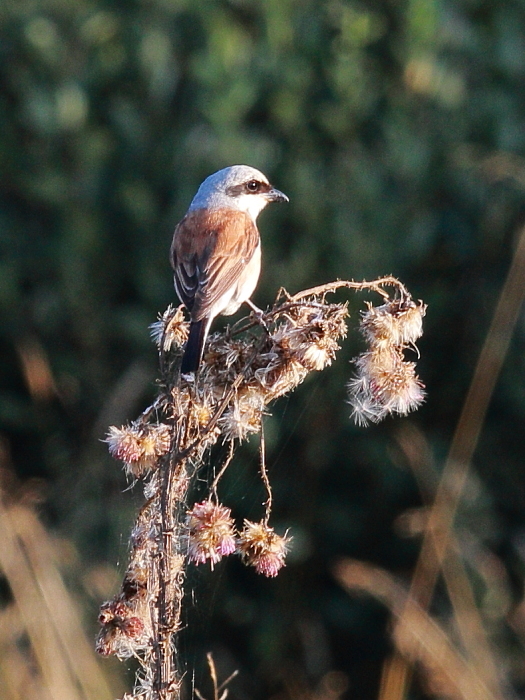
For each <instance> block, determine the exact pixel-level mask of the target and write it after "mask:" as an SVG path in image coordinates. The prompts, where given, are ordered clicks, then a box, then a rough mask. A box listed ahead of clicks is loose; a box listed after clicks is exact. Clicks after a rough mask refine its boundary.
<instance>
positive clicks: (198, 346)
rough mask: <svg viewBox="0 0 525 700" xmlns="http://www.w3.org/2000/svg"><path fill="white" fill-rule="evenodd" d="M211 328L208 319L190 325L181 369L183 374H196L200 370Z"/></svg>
mask: <svg viewBox="0 0 525 700" xmlns="http://www.w3.org/2000/svg"><path fill="white" fill-rule="evenodd" d="M209 327H210V322H209V320H208V319H207V318H202V319H201V320H200V321H192V322H191V323H190V334H189V336H188V342H187V343H186V347H185V349H184V355H183V357H182V364H181V367H180V371H181V374H188V373H189V372H196V371H197V370H198V369H199V365H200V363H201V360H202V354H203V352H204V343H205V342H206V337H207V335H208V329H209Z"/></svg>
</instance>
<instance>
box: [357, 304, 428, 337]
mask: <svg viewBox="0 0 525 700" xmlns="http://www.w3.org/2000/svg"><path fill="white" fill-rule="evenodd" d="M426 309H427V307H426V304H423V302H421V301H420V302H418V303H417V304H416V303H415V302H413V301H412V300H411V299H410V300H407V299H404V300H400V299H394V300H392V301H388V302H386V303H385V304H383V305H382V306H372V305H371V304H370V303H369V304H368V309H367V310H366V311H365V312H364V313H363V314H362V319H361V326H360V330H361V332H362V333H363V335H364V336H365V338H366V339H367V340H368V342H369V343H370V344H372V345H373V344H381V345H399V346H401V345H411V344H413V343H415V342H416V340H417V339H418V338H419V337H421V334H422V333H423V316H424V315H425V313H426Z"/></svg>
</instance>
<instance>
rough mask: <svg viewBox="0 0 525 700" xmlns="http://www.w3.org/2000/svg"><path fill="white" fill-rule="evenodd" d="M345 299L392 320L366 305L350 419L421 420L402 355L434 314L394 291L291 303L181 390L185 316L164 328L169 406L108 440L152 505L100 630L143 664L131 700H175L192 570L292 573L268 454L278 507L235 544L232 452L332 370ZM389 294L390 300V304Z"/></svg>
mask: <svg viewBox="0 0 525 700" xmlns="http://www.w3.org/2000/svg"><path fill="white" fill-rule="evenodd" d="M342 287H346V288H349V289H355V290H366V289H368V290H372V291H375V292H378V293H379V294H380V295H381V296H382V297H383V304H382V306H380V307H377V309H376V308H375V307H372V306H371V305H370V304H369V305H368V308H367V310H366V311H365V312H364V313H363V315H362V319H361V331H362V333H363V335H364V337H365V340H366V341H367V344H368V350H367V351H366V353H364V354H363V355H362V356H361V358H363V357H365V356H366V358H367V359H366V361H365V360H363V359H360V358H358V360H357V361H356V367H357V370H358V374H359V378H358V380H353V381H354V383H353V384H352V383H351V385H350V386H351V388H350V401H351V403H352V404H353V411H354V416H355V417H356V419H357V420H358V422H365V421H366V420H368V419H370V420H380V419H381V418H383V417H384V416H385V415H387V414H389V413H401V414H405V413H407V412H408V411H410V410H413V409H414V408H416V407H417V406H418V405H419V403H420V402H421V401H422V399H423V390H422V385H421V383H420V381H419V379H418V378H417V377H416V375H415V371H414V365H413V363H409V362H407V361H405V358H404V351H405V349H407V348H410V347H413V346H414V342H415V340H416V339H417V338H418V337H419V335H420V334H421V319H422V317H423V315H424V313H425V306H424V305H423V304H422V303H421V302H419V304H415V303H414V302H413V301H412V299H411V297H410V295H409V293H408V291H407V290H406V289H405V287H404V286H403V285H402V284H401V283H400V282H399V281H398V280H396V279H395V278H393V277H385V278H382V279H378V280H374V281H372V282H344V281H338V282H333V283H330V284H327V285H324V286H321V287H316V288H314V289H310V290H305V291H304V292H301V293H299V294H296V295H295V296H290V295H288V294H287V293H286V292H285V291H284V290H281V292H280V293H279V296H278V298H277V300H276V302H275V303H274V305H273V307H272V308H271V309H269V310H268V311H267V312H266V313H264V314H263V315H262V317H261V318H258V317H251V318H250V319H243V320H242V321H240V322H239V323H238V324H236V326H234V327H233V328H231V329H227V330H226V331H225V332H222V333H216V334H214V335H212V336H211V337H210V338H209V339H208V342H207V345H206V348H205V353H204V358H203V363H202V365H201V368H200V370H199V372H198V373H197V375H194V374H190V375H182V376H181V374H180V370H179V367H180V360H181V355H182V348H183V345H184V343H185V341H186V339H187V335H188V324H187V322H186V321H185V320H184V315H183V310H182V308H181V307H179V308H178V309H173V308H171V307H170V308H168V309H167V311H166V312H165V313H164V314H163V316H162V317H161V318H160V319H159V321H158V322H157V323H156V324H154V326H153V328H152V335H153V337H154V339H155V340H156V342H157V345H158V348H159V355H160V371H161V377H160V383H159V387H160V389H159V395H158V397H157V399H156V401H155V403H154V404H153V405H152V406H150V407H149V408H148V409H146V411H144V413H143V414H142V415H141V416H140V417H139V418H138V419H137V420H136V421H134V422H133V423H132V424H131V425H129V426H124V427H121V428H116V427H112V428H111V429H110V431H109V434H108V437H107V442H108V444H109V449H110V452H111V453H112V454H113V455H114V456H115V457H117V458H118V459H120V460H122V461H123V462H124V464H125V470H126V473H127V474H128V476H129V477H130V478H133V479H142V480H143V482H144V490H145V496H146V499H147V500H146V503H145V504H144V506H143V508H142V510H141V511H140V513H139V516H138V518H137V521H136V524H135V526H134V529H133V532H132V535H131V541H130V560H129V565H128V568H127V571H126V574H125V576H124V581H123V584H122V587H121V589H120V591H119V593H118V594H117V595H116V596H115V597H114V598H113V599H112V600H111V601H109V602H107V603H105V604H104V605H103V606H102V608H101V611H100V618H99V619H100V623H101V625H102V629H101V632H100V635H99V639H98V642H97V649H98V651H99V652H100V653H101V654H105V655H107V654H115V655H117V656H119V657H122V658H126V657H129V656H136V657H137V658H139V661H140V664H141V672H140V674H139V676H138V679H137V683H136V687H135V689H134V692H133V695H127V696H126V698H127V700H132V699H133V700H139V698H140V699H141V700H176V699H178V698H179V695H180V674H179V672H178V669H177V667H176V660H175V659H176V655H175V653H174V652H175V639H176V634H177V632H178V630H179V629H180V619H181V606H182V599H183V595H184V586H183V584H184V572H185V568H186V565H187V564H188V563H189V562H191V563H197V564H201V563H205V562H207V561H209V562H210V565H211V566H212V567H213V566H214V565H215V564H217V563H218V562H219V561H220V560H221V559H222V557H223V556H227V555H229V554H233V553H234V552H236V553H237V554H239V555H240V556H241V559H242V561H243V562H244V563H245V564H247V565H249V566H253V567H254V568H255V570H256V572H257V573H261V574H263V575H266V576H275V575H277V573H278V571H279V570H280V568H281V567H282V566H284V564H285V558H286V553H287V551H288V549H289V545H290V538H289V537H288V536H287V534H286V533H285V534H284V535H279V534H278V533H276V532H275V531H274V529H273V528H272V527H271V526H270V524H269V519H270V516H271V507H272V494H271V486H270V482H269V480H268V475H267V472H266V467H265V463H264V442H263V441H261V450H260V459H261V470H260V471H261V477H262V480H263V484H264V486H265V488H266V490H267V494H268V498H267V501H266V503H265V513H264V516H263V518H262V519H261V521H260V522H250V521H245V523H244V527H243V528H242V530H241V531H239V532H238V531H237V530H236V528H235V522H234V520H233V518H232V515H231V511H230V509H229V508H226V507H225V506H223V505H222V504H220V503H219V500H218V495H217V486H218V483H219V480H220V478H221V477H222V475H223V474H224V472H225V470H226V469H227V468H228V466H229V464H230V462H231V460H232V457H233V453H234V448H235V445H237V444H238V443H239V442H241V441H242V440H244V439H246V437H247V436H248V435H249V434H250V433H261V431H262V417H263V412H264V411H265V410H266V409H267V407H268V405H269V404H270V403H271V402H272V401H274V400H275V399H276V398H278V397H280V396H282V395H284V394H286V393H288V392H290V391H292V390H293V389H294V388H295V387H296V386H297V385H298V384H300V383H301V382H302V381H303V380H304V379H305V377H306V376H307V375H308V373H309V372H311V371H314V370H322V369H324V368H325V367H326V366H327V365H330V364H331V362H332V360H333V359H334V358H335V355H336V352H337V350H338V349H339V344H338V343H339V341H340V339H341V338H344V337H345V336H346V332H347V325H346V319H347V316H348V312H347V305H346V304H340V303H335V304H330V303H328V302H327V301H326V294H327V293H328V292H333V291H335V290H336V289H338V288H342ZM385 287H392V288H393V290H394V292H393V296H392V297H391V296H390V295H389V294H388V293H387V292H386V291H385ZM374 314H375V316H374ZM372 317H374V318H372ZM407 377H408V379H407ZM356 382H357V383H358V384H359V387H358V388H356ZM219 440H220V441H222V442H226V443H229V448H230V449H229V454H228V458H227V460H226V462H225V463H224V464H223V466H222V468H220V469H219V470H218V473H217V475H216V477H215V479H214V480H213V483H212V484H211V487H210V489H209V492H208V496H207V498H205V500H204V501H202V502H201V503H196V504H194V505H193V506H191V507H190V506H189V494H190V489H191V485H192V483H193V481H194V477H195V475H196V474H197V472H198V470H199V468H200V465H201V463H202V460H203V457H204V455H205V453H206V452H207V451H209V450H210V448H211V447H212V446H213V445H214V444H215V443H217V442H218V441H219ZM261 440H262V437H261Z"/></svg>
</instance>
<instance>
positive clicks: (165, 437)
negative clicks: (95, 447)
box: [105, 423, 171, 478]
mask: <svg viewBox="0 0 525 700" xmlns="http://www.w3.org/2000/svg"><path fill="white" fill-rule="evenodd" d="M170 440H171V433H170V429H169V427H168V426H167V425H164V424H163V423H160V424H158V425H157V424H155V425H153V424H145V425H143V424H139V423H132V424H131V425H126V426H122V427H121V428H117V427H115V426H111V427H110V429H109V432H108V434H107V437H106V439H105V442H107V443H108V445H109V447H108V449H109V452H110V454H111V456H112V457H115V459H120V460H122V461H123V462H124V463H125V466H126V471H127V472H128V474H129V475H131V476H133V477H135V478H139V477H141V476H143V475H144V474H145V473H146V472H148V471H151V470H152V469H154V468H155V466H156V464H157V460H158V458H159V457H160V456H161V455H163V454H166V452H167V451H168V450H169V448H170Z"/></svg>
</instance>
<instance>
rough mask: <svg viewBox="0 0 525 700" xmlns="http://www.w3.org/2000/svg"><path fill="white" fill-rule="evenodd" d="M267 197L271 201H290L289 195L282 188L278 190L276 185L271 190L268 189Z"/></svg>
mask: <svg viewBox="0 0 525 700" xmlns="http://www.w3.org/2000/svg"><path fill="white" fill-rule="evenodd" d="M266 197H267V199H268V201H269V202H289V201H290V200H289V199H288V197H287V196H286V195H285V194H284V192H281V190H276V189H275V187H272V189H271V190H268V192H267V193H266Z"/></svg>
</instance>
